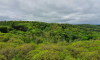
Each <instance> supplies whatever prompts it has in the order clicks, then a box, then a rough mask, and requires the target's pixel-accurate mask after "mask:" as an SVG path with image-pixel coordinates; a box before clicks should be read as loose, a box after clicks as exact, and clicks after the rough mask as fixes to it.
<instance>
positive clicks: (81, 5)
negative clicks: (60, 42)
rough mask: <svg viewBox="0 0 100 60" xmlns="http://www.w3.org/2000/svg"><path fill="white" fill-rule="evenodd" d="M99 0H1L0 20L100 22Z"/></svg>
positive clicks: (72, 22)
mask: <svg viewBox="0 0 100 60" xmlns="http://www.w3.org/2000/svg"><path fill="white" fill-rule="evenodd" d="M99 6H100V1H99V0H97V1H96V0H41V1H40V0H0V20H26V21H43V22H48V23H51V22H53V23H71V24H81V23H82V24H87V23H88V24H100V23H99V22H100V21H99V20H100V18H99V17H100V7H99Z"/></svg>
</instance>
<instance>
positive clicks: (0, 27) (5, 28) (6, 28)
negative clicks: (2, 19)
mask: <svg viewBox="0 0 100 60" xmlns="http://www.w3.org/2000/svg"><path fill="white" fill-rule="evenodd" d="M0 31H1V32H2V33H8V32H9V27H7V26H0Z"/></svg>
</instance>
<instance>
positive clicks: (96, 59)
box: [77, 52, 100, 60]
mask: <svg viewBox="0 0 100 60" xmlns="http://www.w3.org/2000/svg"><path fill="white" fill-rule="evenodd" d="M77 56H78V57H79V58H81V59H82V60H100V55H99V54H98V53H97V52H82V53H81V54H79V55H77Z"/></svg>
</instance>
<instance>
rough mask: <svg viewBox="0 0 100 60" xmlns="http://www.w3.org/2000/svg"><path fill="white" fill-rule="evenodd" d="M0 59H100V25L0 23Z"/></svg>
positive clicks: (30, 22) (34, 22)
mask: <svg viewBox="0 0 100 60" xmlns="http://www.w3.org/2000/svg"><path fill="white" fill-rule="evenodd" d="M0 60H100V26H99V25H89V24H78V25H72V24H67V23H66V24H59V23H45V22H38V21H1V22H0Z"/></svg>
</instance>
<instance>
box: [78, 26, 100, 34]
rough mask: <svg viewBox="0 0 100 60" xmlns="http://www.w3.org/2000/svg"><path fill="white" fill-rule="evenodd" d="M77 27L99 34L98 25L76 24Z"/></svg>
mask: <svg viewBox="0 0 100 60" xmlns="http://www.w3.org/2000/svg"><path fill="white" fill-rule="evenodd" d="M77 26H80V27H84V28H87V29H89V30H90V31H97V32H100V25H90V24H78V25H77Z"/></svg>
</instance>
